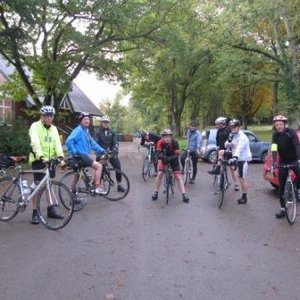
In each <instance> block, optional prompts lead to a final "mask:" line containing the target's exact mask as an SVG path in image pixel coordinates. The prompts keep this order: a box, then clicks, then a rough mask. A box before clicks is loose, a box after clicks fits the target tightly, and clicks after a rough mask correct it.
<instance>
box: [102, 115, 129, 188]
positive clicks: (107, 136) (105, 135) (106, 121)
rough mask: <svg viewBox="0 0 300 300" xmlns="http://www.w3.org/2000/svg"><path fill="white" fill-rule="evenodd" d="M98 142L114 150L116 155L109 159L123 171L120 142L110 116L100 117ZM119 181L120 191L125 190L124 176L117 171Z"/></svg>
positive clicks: (106, 148)
mask: <svg viewBox="0 0 300 300" xmlns="http://www.w3.org/2000/svg"><path fill="white" fill-rule="evenodd" d="M96 142H97V143H98V144H99V145H100V146H101V147H102V148H104V149H105V150H106V151H114V152H115V155H114V156H112V157H111V158H110V159H109V162H110V163H111V165H112V166H113V167H114V168H116V169H118V170H120V171H121V162H120V160H119V157H118V153H119V142H118V138H117V134H116V133H115V132H114V131H113V130H112V129H110V117H109V116H102V117H101V119H100V129H99V130H98V132H97V134H96ZM116 177H117V182H118V192H122V193H124V192H125V189H124V187H122V185H121V182H122V176H121V174H119V173H117V174H116Z"/></svg>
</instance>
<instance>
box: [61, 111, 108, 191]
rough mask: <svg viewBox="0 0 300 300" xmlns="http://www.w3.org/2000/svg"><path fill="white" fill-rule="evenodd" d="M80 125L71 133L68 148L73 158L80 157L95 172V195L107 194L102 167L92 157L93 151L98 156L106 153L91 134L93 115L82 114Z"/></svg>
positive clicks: (84, 164)
mask: <svg viewBox="0 0 300 300" xmlns="http://www.w3.org/2000/svg"><path fill="white" fill-rule="evenodd" d="M79 121H80V124H79V125H78V126H77V127H76V128H75V129H74V130H73V131H72V132H71V134H70V135H69V137H68V138H67V140H66V146H67V148H68V151H69V154H70V155H71V156H75V155H79V156H80V157H81V160H82V164H83V166H84V167H91V168H93V169H94V170H95V177H94V184H95V193H97V194H106V191H105V190H103V189H102V188H101V184H100V179H101V175H102V165H101V164H100V163H99V162H97V161H96V160H94V159H92V158H91V157H90V153H91V150H93V151H94V152H96V154H97V155H100V154H105V153H106V151H105V150H104V149H103V148H101V147H100V146H99V145H98V144H97V143H96V142H95V140H94V139H93V138H92V137H91V135H90V133H89V126H90V123H91V115H90V114H89V113H86V112H82V113H81V114H80V115H79Z"/></svg>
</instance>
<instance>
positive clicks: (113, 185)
mask: <svg viewBox="0 0 300 300" xmlns="http://www.w3.org/2000/svg"><path fill="white" fill-rule="evenodd" d="M103 172H104V174H103V179H102V181H103V187H104V189H105V190H106V191H107V194H106V195H103V197H104V198H106V199H108V200H111V201H119V200H121V199H124V198H125V197H126V196H127V195H128V193H129V190H130V182H129V179H128V177H127V175H126V174H125V173H124V172H122V171H120V170H118V169H115V168H106V169H105V170H103ZM117 179H119V180H121V182H120V187H119V184H118V181H117ZM122 188H123V189H124V191H123V190H122Z"/></svg>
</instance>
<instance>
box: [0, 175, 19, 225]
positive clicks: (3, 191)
mask: <svg viewBox="0 0 300 300" xmlns="http://www.w3.org/2000/svg"><path fill="white" fill-rule="evenodd" d="M20 197H21V191H20V187H19V186H18V184H17V183H14V182H13V178H12V177H2V178H1V179H0V220H1V221H9V220H11V219H13V218H14V217H15V216H16V215H17V214H18V211H19V205H18V202H19V199H20Z"/></svg>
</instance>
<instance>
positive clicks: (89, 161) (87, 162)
mask: <svg viewBox="0 0 300 300" xmlns="http://www.w3.org/2000/svg"><path fill="white" fill-rule="evenodd" d="M81 161H82V166H83V167H85V168H87V167H91V166H92V164H93V163H94V160H92V159H91V158H90V157H89V156H87V155H81Z"/></svg>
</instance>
